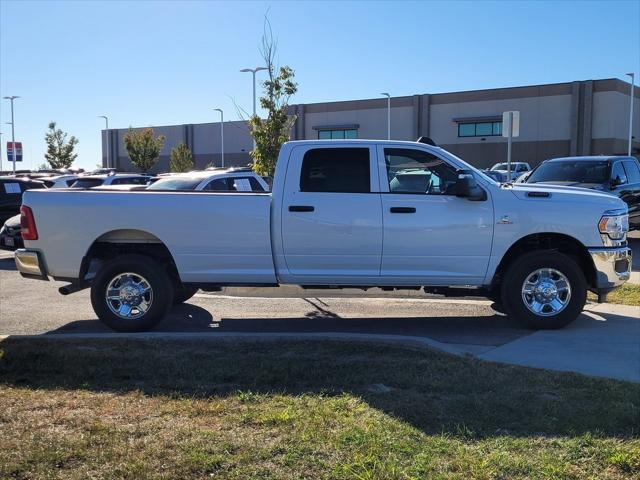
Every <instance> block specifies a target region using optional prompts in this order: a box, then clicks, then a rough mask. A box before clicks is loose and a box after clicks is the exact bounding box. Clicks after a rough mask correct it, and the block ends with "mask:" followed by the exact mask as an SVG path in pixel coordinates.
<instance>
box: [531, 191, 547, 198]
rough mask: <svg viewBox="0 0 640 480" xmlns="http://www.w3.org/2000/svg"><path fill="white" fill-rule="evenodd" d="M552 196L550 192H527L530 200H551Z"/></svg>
mask: <svg viewBox="0 0 640 480" xmlns="http://www.w3.org/2000/svg"><path fill="white" fill-rule="evenodd" d="M550 196H551V194H550V193H549V192H527V197H529V198H549V197H550Z"/></svg>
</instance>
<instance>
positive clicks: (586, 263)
mask: <svg viewBox="0 0 640 480" xmlns="http://www.w3.org/2000/svg"><path fill="white" fill-rule="evenodd" d="M627 230H628V212H627V206H626V205H625V203H624V202H623V201H622V200H620V199H619V198H617V197H615V196H612V195H608V194H604V193H600V192H596V191H593V190H586V189H580V188H567V187H555V186H548V185H544V186H542V185H528V184H518V185H509V184H499V183H496V182H495V181H493V180H492V179H490V178H488V177H487V176H485V175H484V174H482V173H481V172H480V171H479V170H477V169H475V168H473V167H472V166H470V165H469V164H467V163H465V162H464V161H462V160H461V159H459V158H457V157H456V156H455V155H452V154H451V153H449V152H447V151H446V150H443V149H441V148H438V147H435V146H432V145H428V144H424V143H419V142H397V141H374V140H370V141H369V140H345V141H338V140H330V141H295V142H289V143H286V144H285V145H284V146H283V147H282V150H281V152H280V156H279V158H278V163H277V167H276V173H275V179H274V185H273V191H272V193H246V192H215V191H201V192H195V191H185V192H176V191H172V192H162V191H132V192H113V191H95V190H78V189H75V190H64V189H63V190H57V191H36V190H30V191H27V192H25V194H24V200H23V206H22V236H23V239H24V243H25V247H26V248H25V249H21V250H18V251H17V253H16V264H17V268H18V270H19V271H20V272H21V273H22V275H23V276H25V277H32V278H40V279H45V280H46V279H49V278H53V279H54V280H59V281H67V282H70V284H69V285H67V286H64V287H61V288H60V292H61V293H63V294H68V293H72V292H74V291H77V290H80V289H82V288H87V287H90V288H91V301H92V304H93V308H94V310H95V312H96V314H97V315H98V317H99V318H100V319H101V320H102V321H103V322H104V323H105V324H107V325H108V326H110V327H112V328H114V329H116V330H120V331H140V330H146V329H149V328H151V327H152V326H154V325H155V324H156V323H158V322H159V321H160V320H161V319H162V318H163V316H164V315H165V314H166V313H167V311H168V310H169V308H170V307H171V306H172V304H174V303H177V302H183V301H185V300H187V299H188V298H190V297H191V296H193V294H194V293H195V292H196V290H197V289H198V288H201V289H204V290H215V289H220V287H223V286H230V285H251V286H277V285H280V284H294V285H301V286H303V287H313V288H341V287H359V288H365V289H366V288H369V287H382V288H387V289H389V288H391V289H393V288H424V290H425V291H426V292H432V293H433V292H436V293H445V294H448V295H451V294H455V293H456V292H461V293H464V294H468V293H469V289H474V290H475V292H476V293H477V294H482V295H484V296H487V297H488V298H491V299H493V300H494V302H495V305H496V308H499V309H502V310H503V311H505V312H506V313H507V314H508V315H509V316H511V317H512V318H513V319H515V320H517V321H518V322H519V323H520V324H522V325H525V326H527V327H530V328H559V327H562V326H564V325H566V324H568V323H569V322H571V321H572V320H574V319H575V318H576V317H577V315H578V314H579V313H580V312H581V311H582V309H583V307H584V304H585V301H586V295H587V291H588V290H591V291H593V292H596V293H598V294H599V296H600V297H599V298H603V297H604V296H605V295H606V294H607V293H608V292H609V291H610V290H612V289H613V288H615V287H617V286H619V285H621V284H622V283H624V282H625V281H626V280H627V279H628V278H629V276H630V269H631V251H630V249H629V248H628V247H627V242H626V233H627Z"/></svg>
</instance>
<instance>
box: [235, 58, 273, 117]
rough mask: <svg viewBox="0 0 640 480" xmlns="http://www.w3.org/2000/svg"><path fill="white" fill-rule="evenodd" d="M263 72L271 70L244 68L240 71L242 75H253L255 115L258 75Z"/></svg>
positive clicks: (254, 112) (254, 109)
mask: <svg viewBox="0 0 640 480" xmlns="http://www.w3.org/2000/svg"><path fill="white" fill-rule="evenodd" d="M261 70H269V69H268V68H267V67H256V68H243V69H242V70H240V71H241V72H242V73H249V72H251V74H252V75H253V115H254V116H255V114H256V73H257V72H259V71H261Z"/></svg>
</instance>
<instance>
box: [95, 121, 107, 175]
mask: <svg viewBox="0 0 640 480" xmlns="http://www.w3.org/2000/svg"><path fill="white" fill-rule="evenodd" d="M98 118H104V121H105V123H106V127H105V130H106V131H107V141H106V143H107V168H109V117H107V116H106V115H98Z"/></svg>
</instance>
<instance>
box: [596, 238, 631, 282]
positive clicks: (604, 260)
mask: <svg viewBox="0 0 640 480" xmlns="http://www.w3.org/2000/svg"><path fill="white" fill-rule="evenodd" d="M589 255H591V259H592V260H593V265H594V266H595V268H596V279H595V280H596V284H595V285H594V286H595V288H596V289H598V290H605V289H612V288H615V287H619V286H620V285H622V284H623V283H624V282H626V281H627V280H629V278H630V277H631V249H630V248H628V247H617V248H590V249H589Z"/></svg>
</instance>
